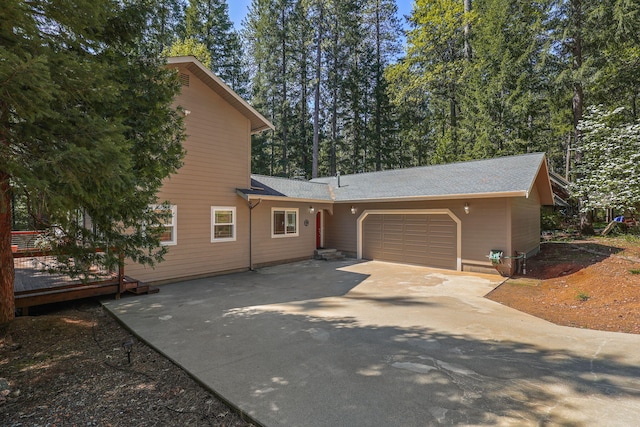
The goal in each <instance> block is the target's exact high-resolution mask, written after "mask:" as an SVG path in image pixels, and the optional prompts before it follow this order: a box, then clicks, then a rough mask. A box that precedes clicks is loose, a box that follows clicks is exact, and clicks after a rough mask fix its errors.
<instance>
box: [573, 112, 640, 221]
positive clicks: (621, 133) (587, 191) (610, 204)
mask: <svg viewBox="0 0 640 427" xmlns="http://www.w3.org/2000/svg"><path fill="white" fill-rule="evenodd" d="M625 113H626V111H625V109H624V108H616V109H614V110H605V109H603V108H602V107H591V108H590V109H589V111H588V113H587V114H586V115H585V118H584V120H583V121H582V122H581V123H580V127H579V128H580V130H581V131H582V145H581V147H580V155H581V160H580V163H579V164H578V165H577V173H578V178H577V179H576V181H575V184H574V186H573V190H574V192H575V194H576V196H578V197H579V198H580V200H581V202H582V209H583V210H590V209H594V208H614V209H616V210H619V211H622V212H627V211H628V212H636V211H637V210H638V207H639V206H640V123H638V122H634V121H632V120H630V118H629V116H628V115H627V114H625Z"/></svg>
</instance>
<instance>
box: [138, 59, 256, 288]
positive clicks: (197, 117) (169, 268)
mask: <svg viewBox="0 0 640 427" xmlns="http://www.w3.org/2000/svg"><path fill="white" fill-rule="evenodd" d="M180 72H181V73H183V74H189V77H190V78H189V86H183V87H182V93H181V94H180V95H179V96H178V97H177V98H176V102H175V103H176V105H180V106H181V107H183V108H184V109H185V110H188V111H190V114H189V115H187V116H186V117H185V124H186V131H187V139H186V141H185V142H184V147H185V149H186V151H187V154H186V157H185V160H184V166H183V167H182V168H181V169H180V170H179V171H178V173H177V174H175V175H173V176H172V177H170V178H168V179H167V180H166V181H165V182H164V184H163V187H162V189H161V191H160V192H159V194H158V197H159V201H160V202H163V201H165V200H167V201H169V202H170V203H171V204H173V205H176V206H177V244H176V245H175V246H169V247H168V249H169V251H168V253H167V255H166V256H165V261H164V262H162V263H160V264H158V265H157V266H156V268H155V269H152V268H150V267H146V268H145V267H142V266H140V265H135V264H131V265H128V266H127V267H126V272H127V275H129V276H131V277H134V278H136V279H139V280H142V281H145V282H159V281H168V280H171V279H176V278H186V277H198V276H206V275H210V274H214V273H216V272H223V271H234V270H240V269H247V268H248V267H249V209H248V207H247V203H246V201H245V200H243V199H242V198H241V197H239V196H238V195H237V194H236V188H247V187H249V185H250V170H249V169H250V158H251V145H250V144H251V134H250V133H251V132H250V122H249V119H248V118H246V117H245V116H244V115H242V114H241V113H240V112H238V111H237V110H236V109H234V108H233V107H231V106H230V105H229V104H228V103H227V102H226V101H224V100H223V99H222V98H221V97H220V96H218V95H217V94H216V93H215V92H213V91H212V90H211V89H210V88H209V87H208V86H206V85H205V84H204V83H203V82H202V81H201V80H200V79H198V78H197V77H195V76H194V75H193V74H191V73H190V72H189V71H187V70H186V69H181V70H180ZM212 206H225V207H226V206H229V207H231V206H235V207H236V216H237V218H236V240H235V241H232V242H215V243H212V242H211V207H212Z"/></svg>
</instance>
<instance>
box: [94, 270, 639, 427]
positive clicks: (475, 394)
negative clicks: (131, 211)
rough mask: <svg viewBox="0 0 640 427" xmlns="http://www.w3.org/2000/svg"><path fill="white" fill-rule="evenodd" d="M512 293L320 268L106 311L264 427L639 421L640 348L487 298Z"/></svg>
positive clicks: (199, 288)
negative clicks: (513, 308)
mask: <svg viewBox="0 0 640 427" xmlns="http://www.w3.org/2000/svg"><path fill="white" fill-rule="evenodd" d="M499 281H500V278H499V277H496V276H488V275H470V274H461V273H454V272H451V273H449V272H445V271H442V270H432V269H428V268H421V267H410V266H402V265H397V264H387V263H382V262H365V263H357V262H354V261H341V262H323V261H307V262H301V263H295V264H289V265H283V266H277V267H271V268H265V269H261V270H259V271H256V272H247V273H239V274H233V275H227V276H219V277H213V278H209V279H200V280H193V281H189V282H182V283H175V284H171V285H165V286H162V287H161V291H160V293H159V294H155V295H148V296H142V297H130V298H123V299H121V300H119V301H109V302H106V303H105V306H106V308H107V309H108V310H110V311H111V312H112V313H113V314H114V315H115V316H117V317H118V318H119V319H120V320H121V321H122V322H123V323H125V324H126V325H127V326H128V327H129V328H130V329H132V330H133V331H134V332H135V333H136V334H137V335H138V336H140V337H141V338H142V339H143V340H145V341H146V342H148V343H149V344H151V345H152V346H154V347H155V348H157V349H158V350H159V351H161V352H162V353H164V354H165V355H166V356H167V357H169V358H171V359H172V360H174V361H175V362H176V363H177V364H179V365H180V366H182V367H183V368H184V369H185V370H187V371H189V372H190V373H191V374H192V375H194V376H195V377H197V378H198V379H200V380H201V381H202V382H203V383H204V384H206V385H207V386H209V387H210V388H211V389H213V390H215V391H216V392H217V393H218V394H219V395H221V396H223V397H224V398H225V399H227V400H228V401H229V402H231V403H232V404H233V405H235V406H236V407H238V408H239V409H240V410H242V411H244V412H245V413H247V414H249V415H250V416H251V417H253V418H254V419H255V420H256V421H257V422H259V423H262V424H263V425H265V426H428V425H439V424H444V425H460V424H464V425H518V426H521V425H532V426H534V425H535V426H538V425H545V426H546V425H572V426H582V425H585V426H587V425H593V426H605V425H612V426H627V425H629V426H630V425H637V423H638V419H639V417H640V336H639V335H628V334H620V333H611V332H599V331H590V330H582V329H575V328H568V327H562V326H556V325H553V324H551V323H548V322H546V321H543V320H540V319H537V318H535V317H532V316H529V315H526V314H522V313H520V312H518V311H515V310H512V309H509V308H507V307H504V306H502V305H500V304H497V303H495V302H492V301H489V300H487V299H484V298H483V297H482V296H483V295H485V294H486V293H487V292H489V291H490V290H491V289H492V288H493V287H495V286H496V285H497V284H498V283H499Z"/></svg>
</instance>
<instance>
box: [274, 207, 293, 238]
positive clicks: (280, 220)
mask: <svg viewBox="0 0 640 427" xmlns="http://www.w3.org/2000/svg"><path fill="white" fill-rule="evenodd" d="M271 218H272V221H271V237H294V236H297V235H298V209H280V208H273V209H271Z"/></svg>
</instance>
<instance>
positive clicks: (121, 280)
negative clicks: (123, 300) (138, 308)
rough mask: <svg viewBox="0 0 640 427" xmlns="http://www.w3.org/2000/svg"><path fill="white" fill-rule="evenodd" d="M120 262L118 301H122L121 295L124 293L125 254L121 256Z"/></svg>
mask: <svg viewBox="0 0 640 427" xmlns="http://www.w3.org/2000/svg"><path fill="white" fill-rule="evenodd" d="M119 257H120V262H119V263H118V293H117V294H116V299H120V295H121V294H122V293H123V292H124V254H123V253H122V252H120V254H119Z"/></svg>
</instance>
